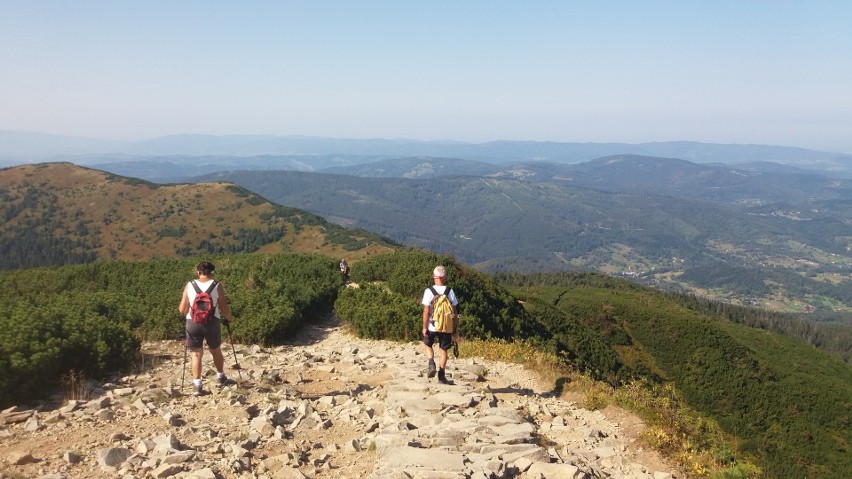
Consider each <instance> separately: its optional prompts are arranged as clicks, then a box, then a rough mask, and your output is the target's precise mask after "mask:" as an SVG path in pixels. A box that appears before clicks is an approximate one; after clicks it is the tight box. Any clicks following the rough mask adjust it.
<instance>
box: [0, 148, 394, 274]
mask: <svg viewBox="0 0 852 479" xmlns="http://www.w3.org/2000/svg"><path fill="white" fill-rule="evenodd" d="M0 198H2V201H0V215H2V217H3V219H4V221H3V224H2V225H0V269H8V268H29V267H35V266H55V265H62V264H71V263H84V262H90V261H94V260H97V259H106V258H111V259H125V260H145V259H151V258H172V257H180V256H190V255H198V254H205V253H228V252H231V253H233V252H279V251H295V252H323V253H326V254H329V255H333V256H351V257H360V256H364V255H367V254H372V253H377V252H382V251H387V250H388V249H389V248H390V247H391V245H389V244H388V243H387V242H386V241H385V240H383V239H381V238H379V237H378V236H376V235H374V234H370V233H367V232H365V231H355V230H347V229H344V228H341V227H340V226H337V225H334V224H331V223H328V222H327V221H325V220H324V219H322V218H319V217H317V216H316V215H314V214H311V213H308V212H305V211H299V210H296V209H294V208H288V207H284V206H280V205H277V204H274V203H271V202H269V201H267V200H266V199H264V198H261V197H260V196H258V195H257V194H255V193H251V192H249V191H247V190H245V189H243V188H240V187H237V186H234V185H233V184H228V183H222V182H216V183H194V184H176V185H156V184H153V183H148V182H145V181H141V180H137V179H133V178H126V177H120V176H116V175H113V174H110V173H105V172H102V171H97V170H92V169H88V168H83V167H79V166H75V165H72V164H70V163H47V164H39V165H24V166H18V167H13V168H7V169H3V170H0Z"/></svg>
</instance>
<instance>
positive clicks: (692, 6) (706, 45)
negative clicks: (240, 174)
mask: <svg viewBox="0 0 852 479" xmlns="http://www.w3.org/2000/svg"><path fill="white" fill-rule="evenodd" d="M0 129H4V130H27V131H40V132H45V133H56V134H67V135H79V136H89V137H96V138H108V139H143V138H150V137H154V136H161V135H169V134H177V133H205V134H273V135H312V136H332V137H341V138H411V139H419V140H461V141H470V142H476V143H479V142H485V141H491V140H498V139H511V140H550V141H568V142H627V143H640V142H648V141H667V140H694V141H703V142H714V143H761V144H774V145H789V146H802V147H807V148H816V149H823V150H829V151H842V152H846V153H852V1H848V0H836V1H805V0H802V1H780V0H772V1H752V0H736V1H725V0H722V1H720V0H712V1H688V0H687V1H684V0H678V1H674V0H673V1H653V0H649V1H632V0H631V1H627V0H625V1H620V2H615V1H601V0H595V1H592V0H589V1H567V0H566V1H522V0H518V1H513V2H506V1H459V0H454V1H413V0H412V1H402V0H400V1H376V0H364V1H337V2H327V1H318V0H310V1H299V2H293V1H269V2H261V1H227V2H226V1H209V0H206V1H173V0H170V1H152V0H145V1H117V0H103V1H97V2H95V1H86V0H74V1H58V0H57V1H38V0H21V1H10V0H0Z"/></svg>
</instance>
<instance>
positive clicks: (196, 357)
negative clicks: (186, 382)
mask: <svg viewBox="0 0 852 479" xmlns="http://www.w3.org/2000/svg"><path fill="white" fill-rule="evenodd" d="M189 354H190V357H191V358H192V378H193V379H195V380H197V381H201V357H202V356H203V355H204V350H203V349H202V348H197V349H196V348H193V349H190V350H189Z"/></svg>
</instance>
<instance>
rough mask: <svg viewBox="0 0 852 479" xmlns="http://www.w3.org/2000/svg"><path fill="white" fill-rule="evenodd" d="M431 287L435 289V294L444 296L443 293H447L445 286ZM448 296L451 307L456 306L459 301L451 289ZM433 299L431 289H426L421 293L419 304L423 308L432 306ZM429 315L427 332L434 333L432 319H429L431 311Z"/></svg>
mask: <svg viewBox="0 0 852 479" xmlns="http://www.w3.org/2000/svg"><path fill="white" fill-rule="evenodd" d="M432 287H433V288H435V291H437V292H438V294H444V293H445V292H446V291H447V286H446V285H443V286H438V285H434V286H432ZM448 296H449V298H450V303H452V304H453V306H458V305H459V300H458V298H456V292H455V291H453V290H452V289H451V290H450V294H449V295H448ZM434 298H435V295H434V294H432V290H431V289H429V288H426V290H425V291H423V300H421V301H420V304H422V305H423V306H431V305H432V300H433V299H434ZM429 315H430V318H429V331H435V321H432V318H431V315H432V313H431V311H430V312H429Z"/></svg>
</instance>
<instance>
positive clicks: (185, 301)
mask: <svg viewBox="0 0 852 479" xmlns="http://www.w3.org/2000/svg"><path fill="white" fill-rule="evenodd" d="M178 311H179V312H180V313H181V314H186V313H188V312H189V295H188V294H187V292H186V287H184V288H183V296H182V297H181V298H180V304H179V305H178Z"/></svg>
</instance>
